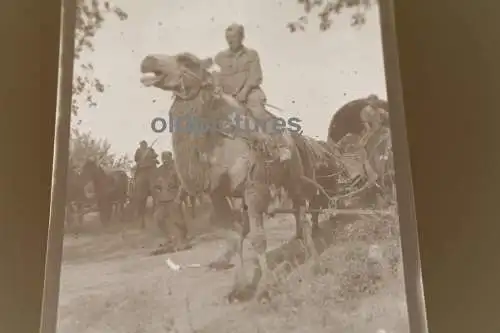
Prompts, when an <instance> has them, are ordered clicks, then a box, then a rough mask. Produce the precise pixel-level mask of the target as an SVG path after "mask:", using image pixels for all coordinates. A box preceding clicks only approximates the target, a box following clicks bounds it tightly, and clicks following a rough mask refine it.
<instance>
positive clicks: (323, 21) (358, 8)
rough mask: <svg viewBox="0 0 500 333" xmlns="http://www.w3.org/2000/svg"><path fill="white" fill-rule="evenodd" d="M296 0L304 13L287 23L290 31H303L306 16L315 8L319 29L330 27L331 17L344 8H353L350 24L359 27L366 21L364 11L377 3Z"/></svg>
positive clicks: (370, 1) (340, 0)
mask: <svg viewBox="0 0 500 333" xmlns="http://www.w3.org/2000/svg"><path fill="white" fill-rule="evenodd" d="M297 2H298V3H299V4H300V5H302V6H303V7H304V12H305V14H306V15H304V16H301V17H300V18H299V19H298V20H296V21H293V22H290V23H288V24H287V27H288V29H289V30H290V32H296V31H304V30H305V28H306V26H307V24H308V17H309V15H310V14H311V13H312V12H313V11H314V10H315V9H317V10H318V17H319V20H320V22H319V29H320V30H321V31H326V30H328V29H330V28H331V27H332V24H333V17H334V16H335V15H338V14H340V13H342V12H343V11H344V10H346V9H354V13H353V14H352V18H351V26H352V27H360V26H362V25H364V24H365V22H366V16H365V13H366V11H367V10H369V9H370V8H371V7H372V6H373V5H374V4H377V3H378V0H297Z"/></svg>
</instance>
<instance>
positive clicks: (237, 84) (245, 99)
mask: <svg viewBox="0 0 500 333" xmlns="http://www.w3.org/2000/svg"><path fill="white" fill-rule="evenodd" d="M244 38H245V30H244V28H243V26H242V25H239V24H232V25H230V26H229V27H228V28H227V29H226V41H227V43H228V46H229V48H228V49H227V50H224V51H221V52H219V53H218V54H217V55H216V56H215V59H214V62H215V64H216V65H217V66H219V67H220V72H219V73H217V76H216V77H217V85H219V87H220V88H221V89H222V91H223V92H224V93H226V94H229V95H232V96H234V97H235V98H236V100H237V101H238V102H240V103H241V104H243V105H245V106H246V107H247V109H248V110H249V111H250V112H251V115H252V116H253V118H255V119H257V120H258V121H259V123H260V124H264V125H265V128H264V129H262V128H259V129H257V131H256V133H254V134H255V135H254V136H255V137H256V138H257V139H258V140H263V141H264V142H265V141H266V139H267V136H266V135H264V136H262V135H259V133H261V132H260V131H261V130H264V131H266V132H267V133H266V134H269V130H274V120H273V119H274V118H275V117H274V116H273V115H272V114H270V113H269V112H268V111H267V110H266V109H265V107H264V105H265V103H266V95H265V94H264V92H263V91H262V89H261V87H260V85H261V84H262V68H261V65H260V58H259V54H258V53H257V51H255V50H253V49H250V48H247V47H246V46H244V45H243V40H244ZM278 141H279V143H278V146H279V147H278V148H279V149H280V156H279V157H280V159H282V160H285V159H288V156H287V154H288V153H289V151H288V149H287V147H286V143H285V141H284V140H282V139H281V138H279V139H278Z"/></svg>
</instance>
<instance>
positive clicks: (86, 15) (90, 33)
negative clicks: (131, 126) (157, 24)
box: [71, 0, 378, 115]
mask: <svg viewBox="0 0 500 333" xmlns="http://www.w3.org/2000/svg"><path fill="white" fill-rule="evenodd" d="M297 2H298V3H299V4H300V5H302V6H303V7H304V11H305V14H306V15H304V16H302V17H300V18H299V19H298V20H296V21H294V22H290V23H289V24H288V25H287V27H288V28H289V29H290V31H291V32H296V31H301V30H302V31H303V30H305V27H306V25H307V23H308V16H309V15H310V14H312V12H313V11H314V10H315V9H317V10H318V17H319V19H320V23H319V28H320V30H322V31H325V30H328V29H330V28H331V27H332V23H333V17H334V16H335V15H337V14H340V13H341V12H342V11H343V10H345V9H355V12H354V13H353V14H352V21H351V26H353V27H354V26H361V25H363V24H364V23H365V22H366V17H365V12H366V11H367V10H369V9H370V8H371V7H372V6H373V5H374V4H375V3H377V2H378V0H297ZM109 15H115V16H117V17H118V18H119V19H120V20H122V21H124V20H126V19H127V18H128V15H127V13H125V12H124V11H123V10H122V9H121V8H119V7H117V6H114V5H112V4H111V3H110V2H108V1H105V0H77V8H76V28H75V77H74V82H73V100H72V108H71V109H72V113H73V114H74V115H76V114H77V113H78V105H79V102H81V101H84V102H86V103H87V104H88V105H89V106H95V105H96V103H95V100H94V94H95V93H103V92H104V84H103V83H102V82H101V81H100V80H99V78H97V77H95V76H94V67H93V65H92V64H91V63H88V62H83V63H82V62H80V61H79V60H81V55H82V53H83V52H84V51H93V50H94V47H93V44H92V39H93V38H94V36H95V35H96V33H97V31H98V30H99V29H100V28H101V27H102V25H103V23H104V21H105V18H107V17H109Z"/></svg>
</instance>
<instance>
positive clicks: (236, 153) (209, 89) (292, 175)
mask: <svg viewBox="0 0 500 333" xmlns="http://www.w3.org/2000/svg"><path fill="white" fill-rule="evenodd" d="M211 65H212V61H211V59H205V60H202V59H199V58H197V57H196V56H194V55H192V54H189V53H180V54H177V55H173V56H171V55H159V54H157V55H148V56H146V57H145V58H144V59H143V60H142V62H141V65H140V70H141V72H142V74H143V77H142V78H141V81H142V83H143V84H144V85H145V86H147V87H155V88H159V89H161V90H164V91H170V92H173V94H174V101H173V104H172V107H171V109H170V116H171V117H172V118H173V119H179V118H181V117H184V116H194V117H196V118H197V119H198V120H199V121H200V123H205V124H214V123H215V124H219V125H220V124H228V125H230V122H229V120H228V119H229V117H230V116H231V115H234V114H238V115H239V116H240V117H241V118H243V119H247V120H248V121H249V122H252V118H251V117H248V116H247V110H246V108H245V107H244V106H242V105H241V104H239V103H238V102H237V101H236V100H235V99H234V98H233V97H232V96H229V95H226V94H224V93H220V91H218V89H217V87H216V86H215V84H214V82H215V80H214V76H213V74H211V73H210V72H209V71H208V69H209V67H210V66H211ZM270 120H271V121H276V118H275V117H270ZM226 128H229V129H230V128H231V127H230V126H229V127H226ZM269 140H270V142H269V144H259V143H258V142H257V143H256V142H255V139H254V138H253V137H252V136H251V135H250V136H247V135H246V134H245V133H240V132H237V133H236V134H234V132H231V131H230V130H224V129H223V128H221V126H208V127H207V129H206V130H204V131H182V130H175V129H174V131H173V133H172V146H173V150H174V154H175V156H176V158H175V167H176V170H177V172H178V175H179V178H180V181H181V184H182V187H183V188H184V189H185V190H186V191H187V192H188V193H190V194H195V195H196V194H199V193H203V192H205V193H207V194H208V195H209V197H210V199H211V203H212V206H213V213H214V216H216V219H215V220H216V221H218V223H219V224H220V226H222V227H224V228H226V229H229V230H233V233H232V235H233V236H228V238H227V239H226V241H227V251H225V252H224V253H223V255H221V256H220V257H219V258H218V259H217V260H215V261H213V262H212V263H213V265H212V267H222V268H228V267H230V266H229V261H230V259H231V258H232V256H233V255H234V254H238V257H239V261H238V265H239V267H238V269H237V270H236V274H237V278H236V279H235V283H234V285H233V288H232V290H231V292H230V293H229V295H228V298H229V300H235V299H240V300H245V299H250V298H253V297H255V296H257V297H258V298H260V297H262V296H264V295H266V294H267V288H268V286H269V285H268V284H269V283H270V281H271V280H270V272H269V267H268V263H267V257H266V249H267V241H266V234H265V230H264V216H265V214H267V213H268V209H269V203H270V186H271V185H274V186H275V187H277V188H279V187H283V188H285V190H286V192H287V193H288V195H289V197H290V199H291V201H292V203H293V208H294V210H293V212H294V213H293V215H294V217H295V222H296V228H295V238H298V239H302V240H304V241H305V242H306V244H309V245H310V244H311V242H312V241H311V232H310V228H308V226H309V224H308V223H307V221H308V220H307V216H306V211H307V203H308V201H310V200H311V199H312V198H313V196H314V195H315V193H316V191H317V190H318V187H320V186H319V185H318V184H317V183H316V182H315V181H314V179H313V178H314V165H315V163H316V162H315V157H314V156H315V154H312V153H311V150H310V146H311V145H314V143H312V142H311V143H307V144H305V143H304V142H303V141H304V139H303V137H302V135H300V134H298V133H289V132H284V133H283V134H277V135H274V136H269ZM278 140H279V141H280V143H281V144H286V149H277V148H275V147H274V146H272V145H271V143H276V141H278ZM316 148H317V150H318V151H319V150H322V149H323V147H321V146H319V145H316ZM277 155H278V156H279V158H277V157H276V156H277ZM231 198H241V199H242V205H241V207H242V209H241V211H240V212H239V215H238V216H235V214H234V212H233V210H232V209H231V205H230V199H231ZM237 221H239V223H236V222H237ZM316 227H317V226H316ZM244 239H249V240H250V243H251V244H252V247H251V249H252V250H253V251H254V252H255V253H256V257H257V260H255V261H252V265H253V268H254V275H253V279H252V283H250V284H249V283H247V281H246V277H245V274H244V271H245V270H244V265H245V263H244V262H243V247H242V244H243V240H244Z"/></svg>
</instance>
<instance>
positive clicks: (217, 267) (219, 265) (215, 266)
mask: <svg viewBox="0 0 500 333" xmlns="http://www.w3.org/2000/svg"><path fill="white" fill-rule="evenodd" d="M233 267H234V264H231V263H230V262H224V261H214V262H211V263H210V264H208V268H209V269H211V270H214V271H224V270H228V269H231V268H233Z"/></svg>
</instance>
